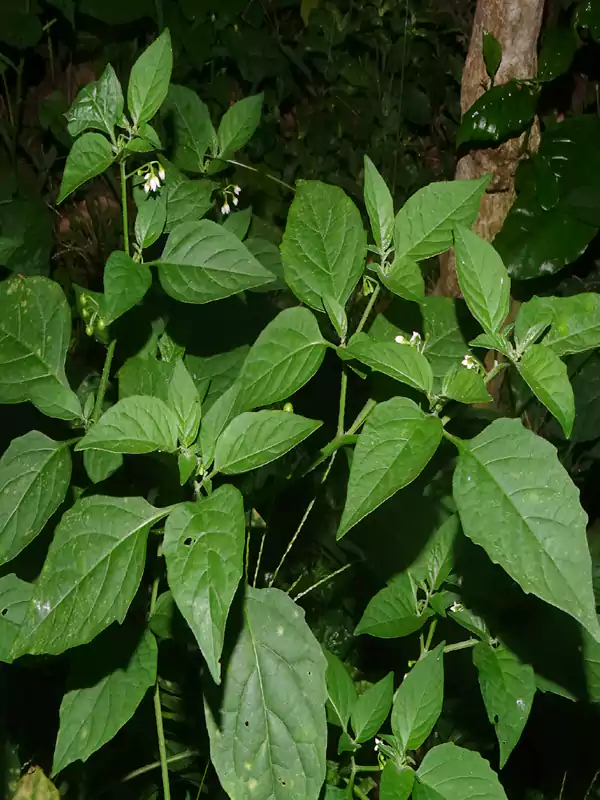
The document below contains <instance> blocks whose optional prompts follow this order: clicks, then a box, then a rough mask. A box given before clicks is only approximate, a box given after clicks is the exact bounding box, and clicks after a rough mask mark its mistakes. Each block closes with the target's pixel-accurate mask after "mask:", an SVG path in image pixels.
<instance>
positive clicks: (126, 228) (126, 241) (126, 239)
mask: <svg viewBox="0 0 600 800" xmlns="http://www.w3.org/2000/svg"><path fill="white" fill-rule="evenodd" d="M119 169H120V171H121V209H122V213H123V245H124V248H125V252H126V253H127V255H129V220H128V216H127V176H126V174H125V160H124V159H123V161H121V163H120V164H119Z"/></svg>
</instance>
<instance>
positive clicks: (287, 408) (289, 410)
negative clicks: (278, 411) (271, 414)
mask: <svg viewBox="0 0 600 800" xmlns="http://www.w3.org/2000/svg"><path fill="white" fill-rule="evenodd" d="M283 410H284V411H287V413H288V414H292V413H293V411H294V406H293V405H292V404H291V403H286V404H285V405H284V407H283Z"/></svg>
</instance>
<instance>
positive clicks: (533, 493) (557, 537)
mask: <svg viewBox="0 0 600 800" xmlns="http://www.w3.org/2000/svg"><path fill="white" fill-rule="evenodd" d="M459 450H460V458H459V461H458V466H457V468H456V471H455V473H454V499H455V501H456V505H457V507H458V512H459V514H460V521H461V523H462V527H463V531H464V532H465V534H466V535H467V536H468V537H469V538H470V539H472V540H473V541H474V542H475V543H476V544H479V545H481V546H482V547H483V548H484V550H485V551H486V552H487V554H488V556H489V557H490V558H491V560H492V561H493V562H495V563H497V564H500V566H502V567H503V568H504V569H505V570H506V572H508V574H509V575H510V576H511V577H512V578H513V579H514V580H515V581H517V583H518V584H519V585H520V586H521V588H522V589H523V591H525V592H528V593H532V594H535V595H537V596H538V597H540V598H541V599H542V600H545V601H546V602H547V603H550V604H551V605H553V606H556V607H557V608H561V609H562V610H563V611H566V612H567V614H570V615H571V616H572V617H574V618H575V619H576V620H578V621H579V622H580V623H581V624H582V625H583V626H584V627H585V628H587V629H588V630H589V631H590V633H591V634H592V635H593V636H595V637H597V638H599V637H600V628H599V627H598V622H597V620H596V613H595V602H594V596H593V591H592V577H591V559H590V553H589V550H588V546H587V541H586V524H587V516H586V514H585V512H584V511H583V509H582V508H581V504H580V502H579V490H578V489H577V488H576V486H575V485H574V484H573V482H572V481H571V479H570V477H569V475H568V473H567V472H566V470H565V469H564V467H563V466H562V465H561V464H560V462H559V461H558V458H557V456H556V450H555V448H554V447H553V446H552V445H551V444H550V443H549V442H547V441H545V440H544V439H542V438H540V437H539V436H536V435H535V434H534V433H532V432H531V431H529V430H527V429H526V428H524V427H523V425H522V424H521V421H520V420H515V419H500V420H495V421H494V422H492V424H491V425H489V426H488V427H487V428H486V429H485V430H484V431H483V432H482V433H480V434H479V435H478V436H476V437H475V438H474V439H471V441H469V442H464V441H463V442H460V443H459Z"/></svg>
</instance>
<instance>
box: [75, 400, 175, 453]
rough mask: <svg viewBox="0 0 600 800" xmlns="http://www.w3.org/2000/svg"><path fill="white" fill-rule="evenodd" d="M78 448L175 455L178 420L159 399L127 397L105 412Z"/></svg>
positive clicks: (110, 451) (111, 451)
mask: <svg viewBox="0 0 600 800" xmlns="http://www.w3.org/2000/svg"><path fill="white" fill-rule="evenodd" d="M75 449H76V450H90V449H91V450H107V451H108V452H109V453H152V452H154V451H155V450H158V451H163V452H165V453H173V452H175V450H176V449H177V418H176V416H175V414H174V413H173V412H172V411H171V409H170V408H169V407H168V406H167V405H166V403H164V402H163V401H162V400H159V399H158V397H146V396H144V395H139V396H135V395H134V396H133V397H126V398H125V399H124V400H119V402H118V403H115V405H114V406H111V407H110V408H109V409H108V411H105V412H104V414H103V415H102V416H101V417H100V419H99V420H98V422H97V423H96V424H95V425H93V426H92V427H91V428H90V430H89V431H88V432H87V433H86V435H85V436H84V437H83V439H82V440H81V441H80V442H79V443H78V444H77V446H76V447H75Z"/></svg>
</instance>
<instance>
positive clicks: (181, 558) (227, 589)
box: [163, 485, 245, 683]
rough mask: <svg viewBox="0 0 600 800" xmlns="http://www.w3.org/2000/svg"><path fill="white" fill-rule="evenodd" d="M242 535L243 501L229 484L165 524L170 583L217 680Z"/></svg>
mask: <svg viewBox="0 0 600 800" xmlns="http://www.w3.org/2000/svg"><path fill="white" fill-rule="evenodd" d="M244 538H245V518H244V501H243V498H242V495H241V494H240V492H239V491H238V490H237V489H236V488H235V487H233V486H228V485H225V486H221V487H219V488H218V489H217V490H216V491H215V492H213V494H211V495H210V496H209V497H206V498H203V499H202V500H200V501H199V502H197V503H184V504H182V505H179V506H177V508H176V509H175V510H174V511H173V512H172V513H171V514H170V515H169V517H168V519H167V522H166V525H165V536H164V540H163V552H164V555H165V559H166V562H167V577H168V581H169V587H170V588H171V592H172V593H173V597H174V598H175V602H176V603H177V607H178V608H179V610H180V611H181V613H182V615H183V617H184V618H185V619H186V621H187V623H188V625H189V626H190V628H191V629H192V632H193V634H194V636H195V637H196V640H197V642H198V645H199V647H200V650H201V651H202V655H203V656H204V658H205V659H206V663H207V664H208V668H209V669H210V673H211V675H212V677H213V680H214V681H215V682H216V683H220V682H221V651H222V649H223V640H224V637H225V625H226V622H227V615H228V614H229V608H230V606H231V603H232V601H233V596H234V594H235V592H236V590H237V587H238V584H239V582H240V580H241V577H242V572H243V566H244V564H243V562H244Z"/></svg>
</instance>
